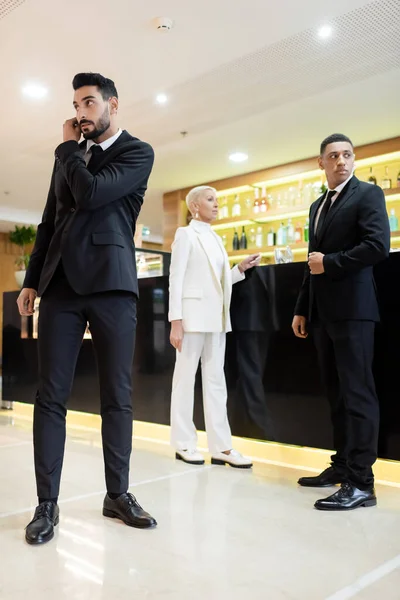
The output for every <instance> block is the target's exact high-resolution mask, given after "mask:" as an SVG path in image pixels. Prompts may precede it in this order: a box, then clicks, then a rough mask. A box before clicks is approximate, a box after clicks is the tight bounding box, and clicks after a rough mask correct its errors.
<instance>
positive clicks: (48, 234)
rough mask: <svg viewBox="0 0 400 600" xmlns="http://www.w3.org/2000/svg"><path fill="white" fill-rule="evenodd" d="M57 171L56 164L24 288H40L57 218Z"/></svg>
mask: <svg viewBox="0 0 400 600" xmlns="http://www.w3.org/2000/svg"><path fill="white" fill-rule="evenodd" d="M55 172H56V164H55V165H54V168H53V174H52V176H51V183H50V189H49V193H48V196H47V202H46V206H45V209H44V212H43V216H42V222H41V223H40V225H39V226H38V228H37V232H36V240H35V245H34V247H33V251H32V254H31V257H30V260H29V265H28V268H27V271H26V276H25V280H24V285H23V287H24V288H32V289H34V290H37V289H38V287H39V280H40V275H41V273H42V269H43V265H44V261H45V260H46V255H47V250H48V248H49V246H50V242H51V239H52V237H53V234H54V222H55V218H56V194H55V189H54V178H55Z"/></svg>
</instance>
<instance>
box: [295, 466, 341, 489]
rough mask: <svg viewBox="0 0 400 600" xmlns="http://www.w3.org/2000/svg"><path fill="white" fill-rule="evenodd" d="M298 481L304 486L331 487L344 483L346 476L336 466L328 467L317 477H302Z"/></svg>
mask: <svg viewBox="0 0 400 600" xmlns="http://www.w3.org/2000/svg"><path fill="white" fill-rule="evenodd" d="M298 483H299V485H302V486H303V487H329V486H331V485H337V484H339V483H344V477H343V475H340V473H338V472H337V470H336V469H335V468H334V467H328V468H327V469H325V471H322V473H320V474H319V475H316V477H300V479H299V481H298Z"/></svg>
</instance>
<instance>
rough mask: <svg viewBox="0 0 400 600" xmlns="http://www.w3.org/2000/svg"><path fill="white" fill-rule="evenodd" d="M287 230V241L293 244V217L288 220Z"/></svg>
mask: <svg viewBox="0 0 400 600" xmlns="http://www.w3.org/2000/svg"><path fill="white" fill-rule="evenodd" d="M286 230H287V237H286V243H287V244H293V242H294V227H293V223H292V219H289V220H288V224H287V228H286Z"/></svg>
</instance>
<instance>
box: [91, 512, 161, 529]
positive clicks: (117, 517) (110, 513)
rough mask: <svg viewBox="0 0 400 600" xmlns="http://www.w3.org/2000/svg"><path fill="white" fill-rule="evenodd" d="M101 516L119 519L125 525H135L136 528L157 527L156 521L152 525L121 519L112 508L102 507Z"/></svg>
mask: <svg viewBox="0 0 400 600" xmlns="http://www.w3.org/2000/svg"><path fill="white" fill-rule="evenodd" d="M103 517H108V518H109V519H119V520H120V521H122V522H123V523H125V525H128V527H135V528H136V529H154V527H157V523H154V524H153V525H134V524H133V523H129V522H128V521H125V519H123V518H122V517H121V516H120V515H118V514H117V513H115V512H113V511H112V510H108V509H107V508H103Z"/></svg>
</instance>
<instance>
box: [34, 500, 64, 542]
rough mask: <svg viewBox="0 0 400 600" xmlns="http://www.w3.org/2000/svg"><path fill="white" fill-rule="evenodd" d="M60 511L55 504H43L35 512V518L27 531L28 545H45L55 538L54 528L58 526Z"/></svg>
mask: <svg viewBox="0 0 400 600" xmlns="http://www.w3.org/2000/svg"><path fill="white" fill-rule="evenodd" d="M59 516H60V509H59V508H58V505H57V504H55V503H54V502H50V501H48V502H42V503H41V504H39V506H38V507H37V508H36V510H35V514H34V517H33V519H32V521H31V522H30V523H29V525H28V526H27V528H26V530H25V539H26V541H27V542H28V544H32V545H35V544H45V543H46V542H49V541H50V540H51V539H53V537H54V527H55V526H56V525H58V521H59Z"/></svg>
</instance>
